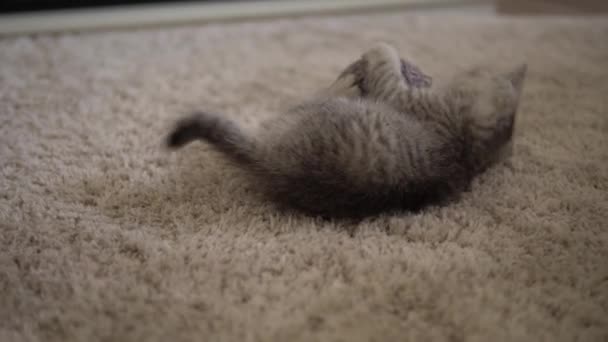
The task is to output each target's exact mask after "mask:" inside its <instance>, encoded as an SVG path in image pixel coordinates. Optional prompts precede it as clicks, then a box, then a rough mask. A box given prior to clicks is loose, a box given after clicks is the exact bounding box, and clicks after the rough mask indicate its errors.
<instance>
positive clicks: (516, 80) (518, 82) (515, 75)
mask: <svg viewBox="0 0 608 342" xmlns="http://www.w3.org/2000/svg"><path fill="white" fill-rule="evenodd" d="M527 72H528V65H527V64H520V65H518V66H517V67H515V68H513V69H511V70H510V71H509V72H507V74H506V78H507V79H508V80H509V81H511V84H512V85H513V88H515V90H517V92H521V89H522V88H523V85H524V79H525V78H526V73H527Z"/></svg>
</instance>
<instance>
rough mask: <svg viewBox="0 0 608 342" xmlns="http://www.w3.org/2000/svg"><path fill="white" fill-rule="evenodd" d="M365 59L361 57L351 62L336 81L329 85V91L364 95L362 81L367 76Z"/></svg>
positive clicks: (334, 93)
mask: <svg viewBox="0 0 608 342" xmlns="http://www.w3.org/2000/svg"><path fill="white" fill-rule="evenodd" d="M365 64H366V63H365V61H364V60H362V59H359V60H357V61H355V62H353V63H352V64H350V65H349V66H348V67H347V68H346V69H344V71H342V73H341V74H340V76H338V78H337V79H336V80H335V81H334V83H333V84H332V85H331V86H330V87H329V93H330V94H331V95H335V96H346V97H358V96H361V95H362V87H361V85H362V83H363V78H364V76H365V68H366V65H365Z"/></svg>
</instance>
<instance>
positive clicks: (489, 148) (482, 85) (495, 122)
mask: <svg viewBox="0 0 608 342" xmlns="http://www.w3.org/2000/svg"><path fill="white" fill-rule="evenodd" d="M526 71H527V66H526V65H525V64H521V65H517V66H514V67H511V68H508V69H497V68H489V67H477V68H475V69H471V70H468V71H466V72H464V73H462V74H460V75H458V76H456V77H455V78H454V79H453V80H452V82H451V83H450V86H449V88H450V91H449V93H450V96H451V97H452V98H455V99H456V101H457V102H460V103H462V104H463V108H464V110H463V111H462V115H465V116H466V118H465V120H464V122H466V127H465V129H466V130H467V133H468V135H469V136H470V139H471V148H472V150H471V152H472V157H473V158H472V162H473V163H474V164H475V165H476V167H479V168H486V167H487V166H489V165H491V164H493V163H495V162H497V161H499V160H502V159H504V158H505V157H508V156H509V155H510V154H511V151H512V147H511V137H512V136H513V128H514V125H515V118H516V114H517V109H518V107H519V100H520V97H521V92H522V88H523V84H524V78H525V76H526Z"/></svg>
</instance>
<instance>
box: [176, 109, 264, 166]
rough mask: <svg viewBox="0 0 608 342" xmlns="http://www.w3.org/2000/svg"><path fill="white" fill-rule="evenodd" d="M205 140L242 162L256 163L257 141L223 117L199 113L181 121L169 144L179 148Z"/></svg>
mask: <svg viewBox="0 0 608 342" xmlns="http://www.w3.org/2000/svg"><path fill="white" fill-rule="evenodd" d="M195 140H204V141H206V142H208V143H209V144H211V145H213V146H214V147H215V148H217V149H218V150H219V151H221V152H223V153H224V154H226V155H227V156H228V157H230V158H231V159H233V160H235V161H237V162H239V163H251V162H252V161H253V152H254V141H253V140H252V139H250V138H249V137H247V136H246V134H245V133H244V132H243V131H242V130H241V129H240V128H239V127H238V126H237V125H236V124H235V123H234V122H232V121H230V120H229V119H227V118H224V117H223V116H221V115H215V114H210V113H207V112H197V113H194V114H192V115H190V116H188V117H185V118H183V119H181V120H179V121H178V122H177V124H176V125H175V127H174V128H173V130H172V131H171V133H169V135H168V136H167V138H166V140H165V144H166V145H167V147H168V148H170V149H173V150H175V149H178V148H180V147H183V146H185V145H187V144H189V143H191V142H193V141H195Z"/></svg>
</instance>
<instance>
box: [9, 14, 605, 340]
mask: <svg viewBox="0 0 608 342" xmlns="http://www.w3.org/2000/svg"><path fill="white" fill-rule="evenodd" d="M607 37H608V20H606V18H595V19H593V18H580V19H566V18H554V19H539V18H536V19H508V18H502V19H501V18H496V17H492V16H485V15H484V16H475V17H466V16H455V15H446V14H434V15H428V16H424V15H412V14H406V13H392V14H378V15H372V16H365V17H364V16H347V17H335V18H332V17H324V18H320V17H318V18H314V17H312V18H301V19H297V20H293V19H292V20H277V21H267V22H258V23H240V24H213V25H207V26H198V27H182V28H170V29H158V30H139V31H126V32H106V33H86V34H63V35H49V36H44V35H41V36H35V37H16V38H4V39H1V40H0V165H1V176H0V229H1V230H0V340H2V341H7V342H8V341H76V340H79V341H186V340H198V341H313V340H323V341H372V340H373V341H407V340H411V341H463V340H467V341H575V340H577V341H606V340H608V226H607V224H608V223H607V222H608V165H607V160H608V82H607V81H606V80H608V39H607ZM377 40H384V41H388V42H390V43H393V44H395V45H396V46H397V47H398V48H399V50H400V51H401V52H402V53H403V54H404V55H407V56H409V57H410V58H412V59H413V60H414V61H416V62H417V64H418V65H419V66H420V67H421V68H423V69H424V70H426V71H428V72H429V73H431V74H433V75H434V76H436V77H440V75H448V74H449V73H450V72H452V71H454V70H457V69H458V68H461V67H465V66H468V65H471V64H473V63H477V62H484V61H493V62H496V63H498V62H501V63H502V62H509V61H513V60H521V59H525V60H526V61H527V62H528V63H529V67H530V69H529V75H528V76H529V77H528V79H527V83H526V85H525V90H524V96H523V100H522V101H523V102H522V105H521V111H520V115H519V118H518V122H517V128H516V129H517V133H516V137H515V156H514V157H513V158H512V160H511V161H510V162H509V163H508V164H507V165H505V166H501V167H498V168H495V169H493V170H491V171H490V172H488V173H487V174H485V175H483V176H482V177H480V178H478V179H477V180H476V181H475V183H474V185H473V189H472V192H471V193H468V194H466V195H465V196H464V198H463V199H462V200H461V201H459V202H457V203H454V204H451V205H449V206H446V207H441V208H429V209H428V210H426V211H424V212H422V213H418V214H407V213H404V214H402V215H390V216H389V215H384V216H380V217H375V218H371V219H368V220H366V221H364V222H360V223H356V224H354V223H347V222H324V221H322V220H317V219H313V218H308V217H305V216H298V215H294V214H287V213H283V212H280V211H278V210H277V209H276V208H275V207H274V206H273V205H271V204H269V203H267V202H264V201H262V200H261V199H260V197H259V195H258V194H257V192H256V191H254V186H253V185H252V184H251V183H250V180H249V179H248V178H247V177H245V176H244V175H243V174H242V173H241V172H240V171H237V170H235V169H234V168H233V167H231V166H230V165H229V164H228V163H227V162H226V161H225V160H224V159H222V158H221V156H220V155H218V154H216V153H215V152H213V151H211V150H210V149H209V148H208V147H207V146H205V145H204V144H202V143H195V144H192V145H189V146H188V147H186V148H185V149H183V150H181V151H180V152H178V153H168V152H167V151H165V150H163V149H162V148H161V141H162V137H163V135H164V134H165V133H166V132H167V130H168V128H169V126H170V124H171V123H172V122H173V120H175V119H176V118H177V117H178V116H180V115H182V114H184V113H186V112H187V111H188V110H189V109H191V108H205V109H210V110H216V111H221V112H225V113H227V115H235V116H238V117H240V118H242V119H243V120H247V121H248V122H250V123H251V124H252V125H255V124H256V122H257V119H258V118H260V117H262V115H264V113H273V112H276V111H278V110H279V109H280V108H281V107H282V106H283V105H285V104H286V103H290V102H291V101H295V100H297V99H299V98H302V97H304V96H306V95H307V94H310V93H312V92H314V91H316V90H317V89H318V88H319V87H320V86H323V85H326V84H328V82H330V81H332V80H333V79H334V77H336V76H337V73H338V72H339V71H340V70H341V69H342V68H343V67H345V66H346V65H347V64H348V63H349V62H351V61H352V60H353V59H354V58H356V57H357V56H359V54H360V53H361V52H362V51H363V50H364V49H366V48H367V47H368V46H369V45H370V44H372V43H373V42H375V41H377Z"/></svg>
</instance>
